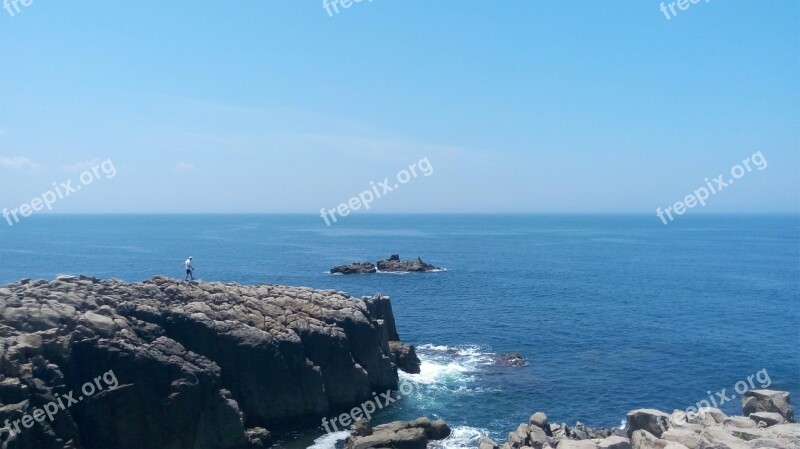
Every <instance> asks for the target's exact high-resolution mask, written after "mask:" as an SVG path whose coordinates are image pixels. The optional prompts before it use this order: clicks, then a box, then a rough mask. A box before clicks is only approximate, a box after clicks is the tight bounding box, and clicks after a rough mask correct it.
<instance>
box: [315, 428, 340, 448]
mask: <svg viewBox="0 0 800 449" xmlns="http://www.w3.org/2000/svg"><path fill="white" fill-rule="evenodd" d="M348 436H350V432H347V431H341V432H333V433H326V434H325V435H322V436H321V437H319V438H317V439H316V440H314V444H312V445H311V446H308V448H307V449H335V447H336V443H337V442H339V441H343V440H344V439H346V438H347V437H348Z"/></svg>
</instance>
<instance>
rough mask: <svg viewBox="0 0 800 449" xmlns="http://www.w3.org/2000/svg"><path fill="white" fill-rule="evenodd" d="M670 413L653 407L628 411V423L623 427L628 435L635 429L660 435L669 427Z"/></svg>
mask: <svg viewBox="0 0 800 449" xmlns="http://www.w3.org/2000/svg"><path fill="white" fill-rule="evenodd" d="M669 417H670V415H668V414H666V413H664V412H661V411H658V410H653V409H639V410H634V411H632V412H628V424H627V425H626V427H625V429H626V430H627V432H628V437H630V436H631V435H632V434H633V432H636V431H637V430H646V431H647V432H649V433H651V434H653V435H655V436H657V437H660V436H661V434H662V433H664V432H666V431H667V429H668V428H669Z"/></svg>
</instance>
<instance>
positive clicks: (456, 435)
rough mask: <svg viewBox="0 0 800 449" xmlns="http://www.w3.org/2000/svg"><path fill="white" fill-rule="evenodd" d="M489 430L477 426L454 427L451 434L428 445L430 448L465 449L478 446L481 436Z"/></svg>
mask: <svg viewBox="0 0 800 449" xmlns="http://www.w3.org/2000/svg"><path fill="white" fill-rule="evenodd" d="M487 434H488V432H487V431H486V430H485V429H478V428H476V427H468V426H459V427H455V428H453V429H452V432H451V433H450V436H449V437H447V438H445V439H444V440H441V441H432V442H431V443H430V444H429V445H428V447H429V448H430V449H465V448H476V447H478V444H479V443H480V440H481V438H483V437H484V436H486V435H487Z"/></svg>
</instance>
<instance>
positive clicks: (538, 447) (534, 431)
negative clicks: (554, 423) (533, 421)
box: [528, 426, 550, 449]
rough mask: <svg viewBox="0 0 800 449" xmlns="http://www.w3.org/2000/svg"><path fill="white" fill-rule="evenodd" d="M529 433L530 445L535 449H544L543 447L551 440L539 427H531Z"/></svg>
mask: <svg viewBox="0 0 800 449" xmlns="http://www.w3.org/2000/svg"><path fill="white" fill-rule="evenodd" d="M529 428H530V430H529V431H528V444H529V445H530V446H532V447H533V448H534V449H542V446H544V445H545V444H547V443H548V442H549V441H550V439H549V438H548V436H547V434H546V433H545V431H544V430H543V429H542V428H540V427H537V426H530V427H529Z"/></svg>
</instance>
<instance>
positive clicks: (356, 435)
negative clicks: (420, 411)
mask: <svg viewBox="0 0 800 449" xmlns="http://www.w3.org/2000/svg"><path fill="white" fill-rule="evenodd" d="M449 435H450V427H449V426H448V425H447V423H445V422H444V421H443V420H441V419H439V420H436V421H431V420H430V419H428V418H425V417H422V418H418V419H415V420H414V421H411V422H407V421H395V422H390V423H388V424H382V425H380V426H375V427H374V428H373V427H372V424H371V423H370V422H369V421H367V420H364V419H362V420H359V421H358V422H356V423H355V424H353V426H352V427H351V434H350V436H349V437H348V438H347V440H346V441H345V446H344V447H345V449H370V448H391V449H425V448H427V447H428V441H432V440H443V439H445V438H447V437H448V436H449Z"/></svg>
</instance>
